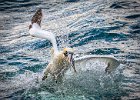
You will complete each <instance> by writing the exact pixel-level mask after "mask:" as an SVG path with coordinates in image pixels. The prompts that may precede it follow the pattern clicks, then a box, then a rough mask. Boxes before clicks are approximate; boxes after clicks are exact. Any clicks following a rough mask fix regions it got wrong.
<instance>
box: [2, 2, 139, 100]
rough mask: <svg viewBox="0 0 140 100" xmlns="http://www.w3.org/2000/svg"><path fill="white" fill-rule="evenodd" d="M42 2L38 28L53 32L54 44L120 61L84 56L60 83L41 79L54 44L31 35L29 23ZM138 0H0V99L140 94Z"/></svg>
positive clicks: (103, 98)
mask: <svg viewBox="0 0 140 100" xmlns="http://www.w3.org/2000/svg"><path fill="white" fill-rule="evenodd" d="M38 8H43V13H44V18H43V21H42V29H45V30H48V31H51V32H53V33H54V34H55V35H56V36H57V37H56V38H57V42H58V46H59V48H60V49H62V48H63V47H73V48H74V49H75V55H74V57H75V58H77V57H80V56H84V55H112V56H115V57H116V58H117V59H118V60H119V61H120V62H121V64H120V66H118V68H117V69H116V70H115V71H113V72H112V73H111V74H105V73H104V68H105V66H106V65H104V64H102V63H100V62H98V61H97V62H93V61H87V62H86V64H85V63H83V64H79V66H80V67H81V69H82V71H80V72H79V73H78V74H76V75H75V74H73V73H72V70H70V71H68V72H67V73H66V75H65V78H64V82H63V84H56V83H54V82H53V81H52V80H51V78H49V79H48V80H46V81H43V82H42V81H40V78H41V75H42V71H43V69H44V68H46V66H47V65H48V63H49V61H50V49H51V47H52V44H51V43H50V42H49V41H48V40H42V39H39V38H35V37H31V36H29V32H28V26H29V24H30V20H31V17H32V16H33V14H34V13H35V11H36V10H37V9H38ZM139 9H140V2H139V0H133V1H132V0H120V1H118V0H62V1H55V0H54V1H52V0H46V1H45V0H36V1H34V0H13V1H11V0H1V2H0V15H1V16H0V23H1V24H0V99H1V100H120V99H123V100H126V99H140V61H139V60H140V42H139V39H140V35H139V34H140V14H139V13H140V10H139Z"/></svg>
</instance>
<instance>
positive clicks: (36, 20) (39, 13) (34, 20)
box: [29, 9, 43, 29]
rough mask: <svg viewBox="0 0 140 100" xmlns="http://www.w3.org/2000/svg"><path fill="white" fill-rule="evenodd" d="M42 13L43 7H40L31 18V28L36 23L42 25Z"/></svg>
mask: <svg viewBox="0 0 140 100" xmlns="http://www.w3.org/2000/svg"><path fill="white" fill-rule="evenodd" d="M42 15H43V14H42V9H38V10H37V11H36V13H35V14H34V15H33V17H32V19H31V25H30V26H29V29H30V28H32V25H33V24H34V23H36V24H38V25H39V26H40V27H41V20H42Z"/></svg>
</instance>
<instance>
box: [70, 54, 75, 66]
mask: <svg viewBox="0 0 140 100" xmlns="http://www.w3.org/2000/svg"><path fill="white" fill-rule="evenodd" d="M69 60H70V63H71V65H72V67H75V61H74V58H73V53H69Z"/></svg>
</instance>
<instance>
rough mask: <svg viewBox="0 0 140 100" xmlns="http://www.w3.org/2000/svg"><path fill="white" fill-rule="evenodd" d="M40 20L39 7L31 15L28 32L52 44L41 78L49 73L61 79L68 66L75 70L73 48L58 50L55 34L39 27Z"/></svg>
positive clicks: (58, 79) (40, 12)
mask: <svg viewBox="0 0 140 100" xmlns="http://www.w3.org/2000/svg"><path fill="white" fill-rule="evenodd" d="M41 20H42V10H41V9H39V10H37V12H36V13H35V14H34V15H33V17H32V20H31V24H30V25H29V33H30V35H31V36H34V37H38V38H43V39H48V40H49V41H50V42H51V43H52V45H53V48H52V50H51V61H50V63H49V64H48V66H47V67H46V69H45V70H44V72H43V73H44V75H43V77H42V80H45V79H46V78H47V76H48V74H51V75H52V76H53V78H54V79H55V80H56V81H62V78H63V75H64V73H65V72H66V70H67V69H69V68H70V67H72V68H73V69H74V72H76V69H75V64H74V59H73V54H74V50H73V49H72V48H64V49H63V50H62V51H59V50H58V47H57V43H56V39H55V35H54V34H53V33H51V32H48V31H45V30H42V29H41Z"/></svg>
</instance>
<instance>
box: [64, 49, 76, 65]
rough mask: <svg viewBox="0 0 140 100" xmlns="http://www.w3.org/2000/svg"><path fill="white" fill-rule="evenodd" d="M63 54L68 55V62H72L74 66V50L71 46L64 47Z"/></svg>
mask: <svg viewBox="0 0 140 100" xmlns="http://www.w3.org/2000/svg"><path fill="white" fill-rule="evenodd" d="M63 54H64V56H65V57H68V59H69V62H70V63H71V64H72V66H75V62H74V58H73V54H74V50H73V49H72V48H64V49H63Z"/></svg>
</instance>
